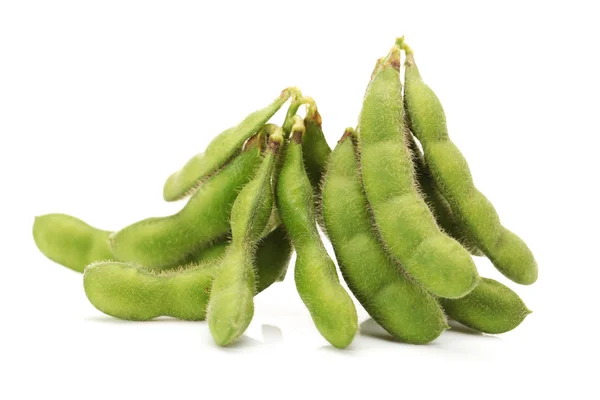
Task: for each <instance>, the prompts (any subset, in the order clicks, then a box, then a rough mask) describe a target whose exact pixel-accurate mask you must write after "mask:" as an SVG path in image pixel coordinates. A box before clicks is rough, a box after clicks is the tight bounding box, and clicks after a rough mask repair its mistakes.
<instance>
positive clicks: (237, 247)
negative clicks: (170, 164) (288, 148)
mask: <svg viewBox="0 0 600 400" xmlns="http://www.w3.org/2000/svg"><path fill="white" fill-rule="evenodd" d="M282 142H283V134H282V131H281V130H279V131H278V132H276V133H273V134H271V136H270V137H269V144H268V146H267V150H266V151H265V156H264V159H263V161H262V163H261V166H260V168H259V169H258V171H257V172H256V175H255V176H254V178H253V179H252V180H251V181H250V183H248V184H247V185H246V186H245V187H244V188H243V189H242V191H241V192H240V194H239V195H238V197H237V199H236V200H235V204H234V205H233V209H232V211H231V245H230V246H229V249H228V251H227V253H226V254H225V257H224V258H223V261H222V262H221V265H220V267H219V270H218V272H217V274H216V276H215V280H214V283H213V287H212V292H211V296H210V301H209V305H208V310H207V316H208V318H207V319H208V326H209V328H210V332H211V334H212V336H213V339H214V341H215V343H217V344H218V345H219V346H228V345H230V344H232V343H233V342H235V341H236V340H237V339H238V338H239V337H240V336H241V335H242V334H243V333H244V332H245V331H246V328H248V325H249V324H250V322H251V321H252V317H253V316H254V300H253V297H254V294H255V293H256V283H255V282H256V276H255V273H256V272H255V269H256V266H255V257H256V242H257V241H258V240H260V236H261V234H262V232H263V230H264V229H265V226H267V224H268V222H269V218H270V216H271V210H272V208H273V186H272V176H273V171H274V169H275V164H276V162H277V155H278V153H279V148H280V147H281V145H282ZM279 275H281V273H280V274H279ZM275 279H277V276H276V277H275Z"/></svg>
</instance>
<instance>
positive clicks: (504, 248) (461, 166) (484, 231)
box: [399, 39, 538, 285]
mask: <svg viewBox="0 0 600 400" xmlns="http://www.w3.org/2000/svg"><path fill="white" fill-rule="evenodd" d="M399 43H401V44H402V45H403V47H404V49H405V51H406V63H405V66H406V73H405V84H406V90H405V92H404V102H405V105H406V110H407V117H408V121H409V122H410V127H411V130H412V132H413V133H414V135H415V136H416V137H417V139H419V141H420V142H421V145H422V146H423V151H424V153H425V160H426V163H427V165H428V166H429V168H430V170H431V174H432V176H433V177H434V179H435V183H436V185H437V187H438V189H439V190H440V192H441V193H442V194H443V195H444V197H445V198H446V200H447V201H448V203H449V204H450V207H451V208H452V211H453V212H454V215H455V216H456V218H457V219H458V220H459V221H460V223H461V226H462V227H463V228H464V229H466V230H468V233H469V236H471V237H472V238H473V240H474V241H475V244H476V245H477V247H478V248H479V249H480V250H481V251H482V252H483V253H484V254H485V255H486V256H487V257H488V258H489V259H490V260H491V261H492V263H493V264H494V266H495V267H496V268H497V269H498V270H499V271H500V272H502V273H503V274H504V275H505V276H506V277H507V278H509V279H511V280H513V281H514V282H517V283H520V284H524V285H529V284H532V283H534V282H535V281H536V280H537V276H538V267H537V263H536V261H535V259H534V257H533V254H532V252H531V250H530V249H529V248H528V247H527V245H526V244H525V242H523V240H521V239H520V238H519V237H518V236H517V235H515V234H514V233H513V232H511V231H509V230H508V229H506V228H505V227H504V226H503V225H502V224H501V222H500V217H499V216H498V213H497V212H496V209H495V208H494V206H493V205H492V204H491V202H490V201H489V200H488V199H487V198H486V197H485V196H484V195H483V194H482V193H481V192H480V191H479V190H477V188H476V187H475V185H474V183H473V177H472V176H471V172H470V170H469V165H468V163H467V161H466V159H465V158H464V156H463V154H462V153H461V152H460V150H459V149H458V148H457V147H456V145H455V144H454V143H453V142H452V141H451V140H450V138H449V136H448V129H447V126H446V116H445V114H444V109H443V107H442V105H441V103H440V101H439V99H438V97H437V96H436V94H435V93H434V92H433V90H431V88H430V87H429V86H427V85H426V84H425V82H424V81H423V79H422V78H421V75H420V73H419V70H418V68H417V66H416V64H415V60H414V56H413V52H412V50H411V49H410V48H409V47H408V46H406V45H405V44H404V43H403V42H402V40H401V39H400V40H399Z"/></svg>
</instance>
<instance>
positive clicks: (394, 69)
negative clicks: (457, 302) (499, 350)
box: [358, 46, 479, 298]
mask: <svg viewBox="0 0 600 400" xmlns="http://www.w3.org/2000/svg"><path fill="white" fill-rule="evenodd" d="M399 69H400V48H399V47H398V46H394V47H393V48H392V50H391V51H390V54H389V55H388V56H387V57H386V58H385V59H384V60H383V61H382V62H381V63H380V65H379V66H378V69H377V70H376V71H375V73H374V76H373V78H372V80H371V82H370V84H369V86H368V88H367V91H366V94H365V97H364V100H363V107H362V111H361V113H360V118H359V127H358V144H359V152H360V166H361V172H362V178H363V179H362V180H363V186H364V190H365V194H366V197H367V200H368V203H369V206H370V209H371V211H372V214H373V217H374V220H375V224H376V226H377V231H378V233H379V235H380V237H381V239H382V241H383V243H384V244H385V246H386V249H387V250H388V251H389V252H390V254H391V255H393V256H394V258H395V259H396V260H397V261H398V262H399V263H400V264H401V265H402V266H403V267H404V269H405V270H406V271H407V272H408V274H409V275H410V276H411V277H412V278H414V279H415V280H416V281H417V282H418V283H420V284H421V285H423V287H425V288H426V289H427V290H428V291H429V292H431V293H432V294H434V295H436V296H439V297H445V298H459V297H462V296H464V295H466V294H467V293H469V292H470V291H471V290H473V288H474V287H475V285H476V284H477V282H478V280H479V275H478V274H477V270H476V268H475V264H474V262H473V260H472V259H471V256H470V255H469V253H468V252H467V251H466V250H465V249H464V248H463V247H462V246H461V245H460V243H458V242H457V241H456V240H454V239H452V238H450V237H449V236H447V235H446V234H445V233H443V232H442V231H441V230H440V228H439V227H438V225H437V223H436V221H435V218H434V216H433V214H432V213H431V211H430V209H429V208H428V206H427V204H426V203H425V201H424V200H423V198H422V197H421V195H420V193H419V191H418V189H417V186H416V180H415V174H414V166H413V163H412V156H411V153H410V150H409V147H408V144H407V143H406V137H405V129H404V110H403V103H402V85H401V82H400V73H399Z"/></svg>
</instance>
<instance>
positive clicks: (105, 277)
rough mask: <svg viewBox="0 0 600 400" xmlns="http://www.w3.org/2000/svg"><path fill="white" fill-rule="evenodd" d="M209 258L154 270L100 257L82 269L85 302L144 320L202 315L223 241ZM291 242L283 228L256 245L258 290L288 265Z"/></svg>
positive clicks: (115, 314) (116, 314)
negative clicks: (182, 265) (183, 265)
mask: <svg viewBox="0 0 600 400" xmlns="http://www.w3.org/2000/svg"><path fill="white" fill-rule="evenodd" d="M215 248H216V249H220V250H221V254H220V255H218V254H217V252H214V253H213V254H212V255H213V256H214V257H213V258H211V259H208V258H207V259H206V260H205V261H204V262H202V263H200V264H195V265H193V266H190V267H185V268H180V269H179V270H171V271H168V272H167V271H164V272H159V273H154V272H151V271H148V270H147V269H145V268H140V267H136V266H134V265H133V264H131V263H121V262H116V261H115V262H112V261H104V262H97V263H94V264H92V265H90V266H89V267H88V268H86V270H85V273H84V277H83V284H84V288H85V293H86V295H87V297H88V299H89V300H90V302H91V303H92V304H93V305H94V307H96V308H97V309H98V310H100V311H102V312H103V313H105V314H107V315H110V316H113V317H116V318H120V319H127V320H136V321H147V320H151V319H154V318H157V317H160V316H169V317H174V318H178V319H184V320H194V321H199V320H203V319H204V318H205V312H206V305H207V303H208V297H209V293H210V287H211V284H212V280H213V277H214V274H215V273H216V271H217V270H218V268H219V265H220V260H221V258H222V256H223V253H224V252H225V247H224V246H216V247H215ZM291 255H292V247H291V244H290V242H289V240H287V238H286V233H285V230H284V229H283V227H279V228H277V229H275V230H274V231H273V232H271V233H270V234H268V235H267V236H266V237H265V238H264V239H262V240H261V242H260V243H259V244H258V249H257V251H256V267H257V274H258V285H257V292H258V293H260V292H261V291H263V290H265V289H266V288H267V287H269V286H270V285H271V284H272V283H273V282H275V281H276V280H277V277H278V276H280V275H281V273H282V272H283V271H284V270H285V268H287V265H288V263H289V260H290V257H291Z"/></svg>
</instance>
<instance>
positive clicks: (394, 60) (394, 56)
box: [383, 44, 400, 71]
mask: <svg viewBox="0 0 600 400" xmlns="http://www.w3.org/2000/svg"><path fill="white" fill-rule="evenodd" d="M383 63H384V66H386V65H390V66H391V67H392V68H394V69H395V70H398V71H399V70H400V47H399V46H398V45H396V44H395V45H394V46H393V47H392V48H391V50H390V52H389V53H388V55H387V56H386V58H385V60H384V61H383Z"/></svg>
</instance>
